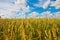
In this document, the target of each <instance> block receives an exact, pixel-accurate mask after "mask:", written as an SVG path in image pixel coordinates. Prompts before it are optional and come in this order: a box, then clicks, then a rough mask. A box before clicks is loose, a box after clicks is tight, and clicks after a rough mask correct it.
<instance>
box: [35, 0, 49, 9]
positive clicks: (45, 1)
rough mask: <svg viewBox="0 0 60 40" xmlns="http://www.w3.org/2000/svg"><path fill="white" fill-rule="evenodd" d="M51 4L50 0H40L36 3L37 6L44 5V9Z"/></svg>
mask: <svg viewBox="0 0 60 40" xmlns="http://www.w3.org/2000/svg"><path fill="white" fill-rule="evenodd" d="M49 4H50V0H40V1H39V3H37V4H34V5H35V6H37V7H43V8H44V9H46V8H47V7H48V5H49Z"/></svg>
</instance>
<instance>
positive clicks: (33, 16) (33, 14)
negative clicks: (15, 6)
mask: <svg viewBox="0 0 60 40" xmlns="http://www.w3.org/2000/svg"><path fill="white" fill-rule="evenodd" d="M38 15H39V13H37V12H32V13H30V14H29V15H28V18H38V17H39V16H38Z"/></svg>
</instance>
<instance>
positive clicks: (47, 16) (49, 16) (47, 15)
mask: <svg viewBox="0 0 60 40" xmlns="http://www.w3.org/2000/svg"><path fill="white" fill-rule="evenodd" d="M40 17H41V18H51V17H53V14H52V13H50V12H49V11H47V12H43V13H42V14H41V16H40Z"/></svg>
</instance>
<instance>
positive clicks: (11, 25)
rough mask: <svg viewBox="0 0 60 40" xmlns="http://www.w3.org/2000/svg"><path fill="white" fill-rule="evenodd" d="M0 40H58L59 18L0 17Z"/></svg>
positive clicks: (59, 32)
mask: <svg viewBox="0 0 60 40" xmlns="http://www.w3.org/2000/svg"><path fill="white" fill-rule="evenodd" d="M0 40H60V19H59V18H47V19H46V18H40V19H38V18H37V19H33V18H30V19H0Z"/></svg>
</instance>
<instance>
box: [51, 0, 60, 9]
mask: <svg viewBox="0 0 60 40" xmlns="http://www.w3.org/2000/svg"><path fill="white" fill-rule="evenodd" d="M51 6H55V7H56V9H59V8H60V0H56V1H55V2H51Z"/></svg>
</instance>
